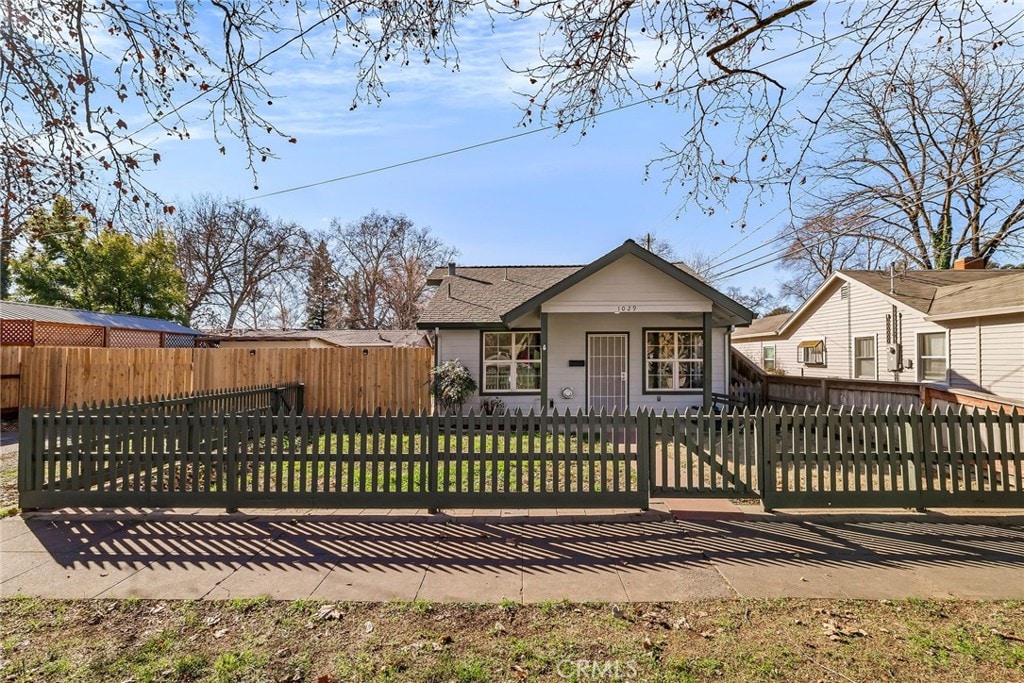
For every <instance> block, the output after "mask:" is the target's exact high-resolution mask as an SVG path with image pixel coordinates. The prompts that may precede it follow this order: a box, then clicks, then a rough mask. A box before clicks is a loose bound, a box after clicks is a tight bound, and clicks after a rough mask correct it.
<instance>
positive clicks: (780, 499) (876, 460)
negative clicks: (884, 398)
mask: <svg viewBox="0 0 1024 683" xmlns="http://www.w3.org/2000/svg"><path fill="white" fill-rule="evenodd" d="M760 428H761V444H760V453H761V458H760V460H761V463H762V466H761V477H762V481H763V484H762V485H761V494H762V498H763V501H764V506H765V508H767V509H772V508H781V507H809V508H820V507H838V508H843V507H851V508H854V507H858V508H859V507H874V508H879V507H900V508H924V507H975V506H977V507H1024V488H1022V487H1021V477H1022V474H1024V455H1022V453H1024V451H1022V448H1021V444H1022V441H1024V415H1022V414H1021V413H1020V412H1018V411H1016V410H1014V411H1012V412H1009V413H1008V412H1006V411H1004V410H1002V409H1000V410H999V411H997V412H992V411H975V410H967V409H964V408H963V407H960V408H958V409H953V408H952V407H949V408H947V409H945V410H937V409H936V410H923V409H916V410H915V409H911V410H904V409H903V408H898V409H896V410H888V411H886V410H881V409H878V408H875V409H870V410H863V409H862V410H849V409H842V410H836V409H833V408H830V409H826V410H822V409H818V408H816V409H813V410H811V409H808V408H804V409H803V410H799V409H793V410H789V411H786V410H782V411H780V412H776V411H775V410H769V411H765V412H763V413H761V414H760Z"/></svg>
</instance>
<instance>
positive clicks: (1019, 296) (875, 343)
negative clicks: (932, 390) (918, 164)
mask: <svg viewBox="0 0 1024 683" xmlns="http://www.w3.org/2000/svg"><path fill="white" fill-rule="evenodd" d="M971 266H972V264H971V263H970V262H965V261H963V260H959V261H957V263H956V265H955V267H954V269H952V270H943V271H920V270H919V271H913V270H910V271H905V272H898V271H897V272H896V273H895V274H894V275H891V274H890V273H889V272H888V271H863V270H844V271H839V272H836V273H833V274H832V275H830V276H829V277H828V278H827V279H826V280H825V282H824V283H823V284H822V285H821V287H819V288H818V289H817V291H815V292H814V294H812V295H811V297H810V298H809V299H808V300H807V301H805V302H804V303H803V304H802V305H801V306H800V308H798V309H797V310H796V311H794V312H793V313H792V314H786V315H777V316H770V317H768V318H762V319H759V320H755V321H754V322H753V324H752V325H751V326H750V327H749V328H746V329H742V330H737V331H736V333H735V334H734V335H733V339H732V341H733V347H734V348H735V349H736V350H737V351H739V352H740V353H742V354H743V355H745V356H746V357H747V358H749V359H751V360H752V361H753V362H754V363H756V364H757V365H759V366H760V367H762V368H764V369H765V370H766V371H769V372H778V373H782V374H786V375H797V376H801V377H837V378H843V379H863V380H879V381H900V382H929V383H936V384H940V385H945V386H948V387H951V388H958V389H968V390H972V391H982V392H986V393H991V394H995V395H998V396H1004V397H1007V398H1013V399H1017V400H1022V399H1024V271H1021V270H988V269H981V268H972V267H971Z"/></svg>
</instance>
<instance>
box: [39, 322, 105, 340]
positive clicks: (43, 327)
mask: <svg viewBox="0 0 1024 683" xmlns="http://www.w3.org/2000/svg"><path fill="white" fill-rule="evenodd" d="M35 342H36V346H103V328H102V327H91V326H89V325H57V324H54V323H36V339H35Z"/></svg>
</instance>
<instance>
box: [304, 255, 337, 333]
mask: <svg viewBox="0 0 1024 683" xmlns="http://www.w3.org/2000/svg"><path fill="white" fill-rule="evenodd" d="M340 301H341V291H340V278H339V277H338V271H337V270H335V268H334V263H333V261H332V260H331V254H330V252H329V251H328V249H327V241H326V240H323V239H321V240H320V242H319V243H318V244H317V245H316V249H314V250H313V258H312V259H311V260H310V262H309V279H308V283H307V285H306V327H307V328H308V329H311V330H323V329H328V328H333V327H337V326H338V323H339V322H340V316H339V314H338V313H339V310H338V305H339V302H340Z"/></svg>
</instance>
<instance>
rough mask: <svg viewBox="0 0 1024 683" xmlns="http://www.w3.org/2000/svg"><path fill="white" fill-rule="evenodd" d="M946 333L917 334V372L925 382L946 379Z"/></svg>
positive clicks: (943, 380)
mask: <svg viewBox="0 0 1024 683" xmlns="http://www.w3.org/2000/svg"><path fill="white" fill-rule="evenodd" d="M946 367H947V362H946V333H945V332H928V333H925V334H919V335H917V372H918V374H919V375H920V379H921V380H922V381H925V382H945V381H946Z"/></svg>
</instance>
